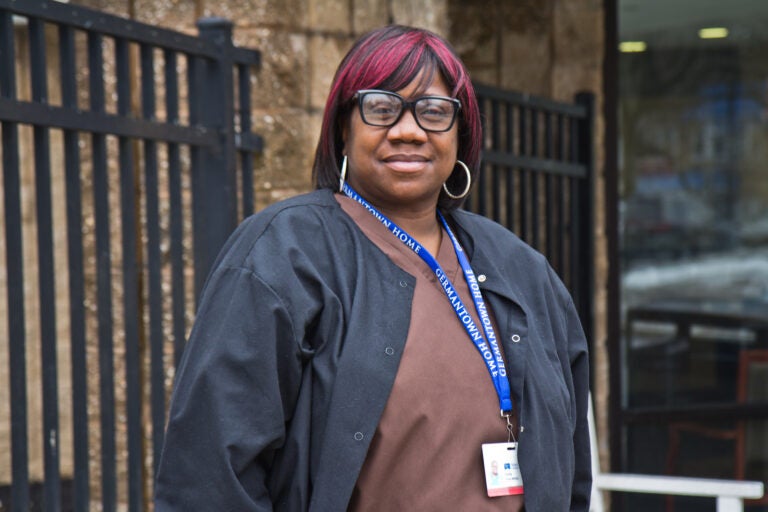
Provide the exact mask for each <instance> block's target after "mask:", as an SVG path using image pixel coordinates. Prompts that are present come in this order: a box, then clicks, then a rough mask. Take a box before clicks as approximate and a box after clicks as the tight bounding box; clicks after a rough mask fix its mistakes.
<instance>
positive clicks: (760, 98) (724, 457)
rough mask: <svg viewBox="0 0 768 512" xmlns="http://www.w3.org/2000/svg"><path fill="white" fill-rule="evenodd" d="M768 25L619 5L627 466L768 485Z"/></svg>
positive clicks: (750, 4) (756, 10)
mask: <svg viewBox="0 0 768 512" xmlns="http://www.w3.org/2000/svg"><path fill="white" fill-rule="evenodd" d="M766 26H768V2H764V1H759V2H758V1H749V0H739V1H734V2H708V1H698V2H694V1H685V0H666V1H664V2H661V1H647V0H620V1H619V39H620V41H621V43H622V44H621V47H620V49H621V51H620V56H619V106H618V114H619V152H620V165H619V167H620V173H621V174H620V190H619V195H620V205H619V211H620V222H619V225H620V259H621V262H620V265H621V311H622V327H623V329H622V334H623V336H622V340H621V354H622V358H621V359H622V368H621V372H622V383H623V384H622V386H623V388H622V392H621V396H620V400H621V407H622V410H623V411H624V414H623V415H622V418H623V420H622V421H623V422H624V423H623V431H622V432H621V435H622V441H623V447H624V453H622V460H623V465H624V468H623V469H624V470H630V471H633V472H643V473H653V474H676V475H686V476H701V477H706V476H717V477H720V478H748V479H758V480H763V481H768V444H766V442H767V441H766V440H767V439H768V423H766V411H767V410H768V370H767V368H768V31H766V30H765V28H764V27H766ZM704 446H706V447H707V448H706V449H704V448H703V447H704ZM647 499H650V498H636V499H634V498H629V497H628V498H626V507H627V510H649V509H648V508H643V507H644V506H647V503H646V502H645V501H643V500H647ZM633 503H634V505H633ZM709 506H712V510H714V502H712V503H710V504H709V505H706V507H709ZM672 509H674V510H683V511H684V510H696V511H699V510H707V508H705V507H704V508H703V507H702V505H701V503H700V502H698V501H696V500H690V501H686V500H679V502H676V505H675V506H672ZM653 510H661V508H659V507H658V506H655V505H654V508H653ZM748 510H753V511H756V510H765V511H768V505H765V504H763V505H759V504H757V505H754V507H753V508H749V509H748Z"/></svg>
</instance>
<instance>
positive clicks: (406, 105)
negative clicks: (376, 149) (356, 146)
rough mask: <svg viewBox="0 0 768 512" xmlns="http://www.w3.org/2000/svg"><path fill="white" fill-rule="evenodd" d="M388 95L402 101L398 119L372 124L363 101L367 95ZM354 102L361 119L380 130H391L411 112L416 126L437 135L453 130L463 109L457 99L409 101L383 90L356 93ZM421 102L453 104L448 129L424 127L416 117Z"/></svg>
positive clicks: (444, 97)
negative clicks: (417, 105)
mask: <svg viewBox="0 0 768 512" xmlns="http://www.w3.org/2000/svg"><path fill="white" fill-rule="evenodd" d="M372 93H375V94H386V95H387V96H394V97H395V98H397V99H399V100H400V103H401V104H402V107H401V108H400V113H399V114H398V115H397V117H396V118H395V119H394V121H392V122H391V123H387V124H376V123H371V122H369V121H368V120H367V119H366V118H365V113H364V112H363V99H364V98H365V96H366V95H367V94H372ZM352 99H353V100H355V99H356V100H357V108H358V109H359V111H360V118H361V119H362V120H363V122H364V123H365V124H367V125H368V126H377V127H379V128H390V127H392V126H394V125H396V124H397V123H398V122H399V121H400V119H401V118H402V117H403V113H404V112H405V111H406V110H410V111H411V115H413V118H414V119H415V120H416V124H418V125H419V128H421V129H422V130H424V131H425V132H435V133H443V132H447V131H448V130H450V129H451V128H453V125H454V123H455V122H456V117H457V115H458V113H459V110H460V109H461V102H460V101H459V100H458V99H456V98H451V97H449V96H435V95H431V96H420V97H418V98H416V99H415V100H413V101H408V100H406V99H405V98H403V97H402V96H400V95H399V94H397V93H396V92H392V91H382V90H381V89H360V90H359V91H357V92H356V93H355V95H354V96H353V97H352ZM421 100H446V101H449V102H451V103H452V104H453V116H452V117H451V122H450V123H449V124H448V127H447V128H445V129H443V130H434V129H432V128H425V127H424V126H422V124H421V121H419V116H418V115H416V103H418V102H419V101H421Z"/></svg>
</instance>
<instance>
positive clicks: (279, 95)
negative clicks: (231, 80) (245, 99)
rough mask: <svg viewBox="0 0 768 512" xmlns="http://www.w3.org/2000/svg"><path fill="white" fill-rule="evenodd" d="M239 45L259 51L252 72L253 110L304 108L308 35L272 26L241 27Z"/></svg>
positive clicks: (307, 78)
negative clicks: (256, 67)
mask: <svg viewBox="0 0 768 512" xmlns="http://www.w3.org/2000/svg"><path fill="white" fill-rule="evenodd" d="M237 42H238V44H240V45H242V46H246V47H249V48H256V49H258V50H259V51H261V62H262V67H261V69H260V70H259V71H258V72H257V73H254V74H253V78H252V85H253V95H252V105H253V108H254V109H269V108H275V107H288V108H301V107H305V106H306V105H307V102H308V98H309V70H308V61H307V59H308V51H307V36H306V35H304V34H301V33H295V32H285V31H278V30H275V29H271V28H259V29H250V30H242V31H240V32H239V33H238V38H237Z"/></svg>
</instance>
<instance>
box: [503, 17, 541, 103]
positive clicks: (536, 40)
mask: <svg viewBox="0 0 768 512" xmlns="http://www.w3.org/2000/svg"><path fill="white" fill-rule="evenodd" d="M499 65H500V68H501V69H500V73H499V74H500V78H501V80H500V84H499V85H500V86H501V87H503V88H506V89H512V90H515V91H521V92H526V93H530V94H536V95H540V96H548V95H549V92H550V80H551V47H550V41H549V34H548V33H546V32H543V33H541V32H534V31H525V32H507V33H505V34H504V35H503V37H502V40H501V59H500V64H499Z"/></svg>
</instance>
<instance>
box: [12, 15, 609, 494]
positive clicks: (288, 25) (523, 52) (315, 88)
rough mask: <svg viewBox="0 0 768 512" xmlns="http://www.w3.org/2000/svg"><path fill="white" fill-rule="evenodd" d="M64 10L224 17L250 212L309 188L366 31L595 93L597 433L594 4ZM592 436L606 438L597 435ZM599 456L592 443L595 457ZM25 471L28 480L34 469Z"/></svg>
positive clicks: (600, 251) (602, 325)
mask: <svg viewBox="0 0 768 512" xmlns="http://www.w3.org/2000/svg"><path fill="white" fill-rule="evenodd" d="M70 3H72V4H77V5H82V6H85V7H91V8H95V9H98V10H101V11H104V12H107V13H110V14H115V15H118V16H125V17H132V18H135V19H137V20H138V21H142V22H146V23H152V24H156V25H159V26H162V27H166V28H171V29H174V30H181V31H185V32H188V33H192V34H194V33H196V32H197V30H196V27H195V22H196V20H197V19H199V18H200V17H202V16H216V17H224V18H228V19H230V20H233V21H234V23H235V27H234V39H235V44H237V45H239V46H246V47H252V48H257V49H259V50H260V51H261V52H262V62H263V67H262V70H261V71H260V73H258V74H257V75H256V76H254V79H253V80H254V95H253V99H252V104H253V111H254V112H253V114H254V131H255V132H257V133H259V134H261V135H262V136H263V137H264V142H265V150H264V152H263V154H261V155H259V156H258V157H257V159H256V167H257V168H256V176H255V187H256V190H255V192H256V201H257V208H262V207H264V206H265V205H267V204H269V203H272V202H274V201H277V200H280V199H283V198H285V197H289V196H292V195H295V194H297V193H299V192H302V191H307V190H309V189H310V188H311V183H310V173H311V165H312V160H313V154H314V148H315V144H316V141H317V137H318V133H319V128H320V123H321V118H322V111H323V106H324V102H325V98H326V95H327V93H328V89H329V86H330V83H331V80H332V77H333V73H334V71H335V69H336V66H337V65H338V63H339V61H340V60H341V58H342V57H343V55H344V54H345V53H346V51H347V50H348V49H349V47H350V46H351V44H352V43H353V41H354V40H355V39H356V38H357V37H358V36H359V35H360V34H362V33H364V32H366V31H368V30H370V29H372V28H375V27H379V26H382V25H385V24H387V23H402V24H407V25H416V26H421V27H425V28H429V29H431V30H434V31H435V32H438V33H440V34H442V35H444V36H446V38H447V39H448V40H449V41H451V42H452V43H453V44H454V46H455V47H456V49H457V50H458V52H459V53H460V55H461V56H462V58H463V59H464V60H465V62H466V64H467V66H468V68H469V70H470V73H471V74H472V76H473V78H474V79H475V80H478V81H481V82H485V83H488V84H491V85H495V86H499V87H504V88H509V89H513V90H517V91H521V92H525V93H530V94H534V95H539V96H546V97H550V98H554V99H557V100H563V101H572V100H573V97H574V95H575V94H576V93H577V92H580V91H590V92H593V93H595V94H596V95H597V112H598V118H597V123H596V149H597V166H596V172H597V178H598V179H597V185H596V190H595V197H596V202H597V204H596V206H597V208H596V212H597V219H596V225H595V235H596V239H597V277H596V279H597V282H596V286H595V289H596V323H595V339H594V340H593V346H594V347H595V349H596V350H595V354H594V360H595V361H596V363H597V364H596V367H595V368H594V369H593V373H594V374H595V381H596V384H597V389H596V394H597V397H596V401H597V410H598V413H599V415H598V426H599V429H600V431H601V433H605V432H606V424H607V422H606V414H607V405H606V396H607V352H606V315H605V303H606V293H605V289H606V286H605V283H606V278H607V271H608V262H607V256H606V250H605V232H604V218H603V214H604V208H602V205H603V201H604V197H603V169H604V165H603V160H604V152H603V150H602V142H603V130H604V122H603V119H602V117H601V113H602V106H603V104H602V60H603V50H604V42H603V34H604V29H603V7H602V1H601V0H217V1H214V0H194V1H192V0H70ZM1 284H2V283H0V285H1ZM63 293H66V291H64V292H63ZM3 371H4V369H3ZM61 373H63V372H60V374H61ZM38 390H39V384H34V385H31V386H30V391H29V392H30V393H37V392H38ZM1 413H2V410H1V409H0V414H1ZM66 414H67V411H66V410H62V415H66ZM66 421H68V420H66ZM38 423H39V422H38ZM38 437H39V436H38ZM8 438H9V437H8V436H7V435H6V432H5V431H0V439H8ZM601 438H602V439H607V436H605V435H602V436H601ZM62 442H64V440H62ZM606 448H607V446H601V449H602V451H603V452H604V453H607V449H606ZM37 456H39V455H37ZM37 467H39V465H38V466H37ZM67 467H68V466H67ZM35 473H36V474H39V469H38V470H36V471H35ZM121 492H122V487H121Z"/></svg>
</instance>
